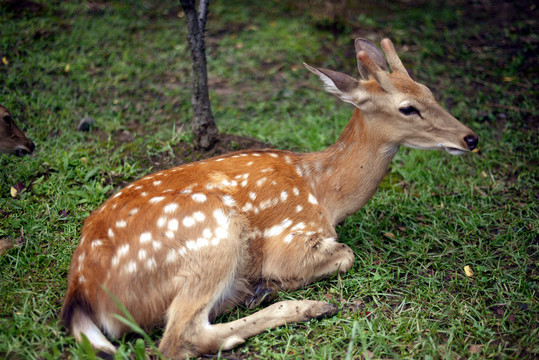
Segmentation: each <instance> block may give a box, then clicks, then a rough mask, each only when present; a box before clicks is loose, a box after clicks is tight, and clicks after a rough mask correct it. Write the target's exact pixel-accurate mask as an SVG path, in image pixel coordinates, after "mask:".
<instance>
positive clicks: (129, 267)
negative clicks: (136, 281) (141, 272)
mask: <svg viewBox="0 0 539 360" xmlns="http://www.w3.org/2000/svg"><path fill="white" fill-rule="evenodd" d="M125 270H126V271H127V272H128V273H134V272H135V271H137V263H136V262H134V261H131V262H129V264H127V266H126V267H125Z"/></svg>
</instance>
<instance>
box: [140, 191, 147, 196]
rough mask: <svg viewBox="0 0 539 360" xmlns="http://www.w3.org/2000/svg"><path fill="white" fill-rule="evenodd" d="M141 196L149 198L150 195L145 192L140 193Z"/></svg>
mask: <svg viewBox="0 0 539 360" xmlns="http://www.w3.org/2000/svg"><path fill="white" fill-rule="evenodd" d="M140 196H148V193H147V192H146V191H143V192H141V193H140Z"/></svg>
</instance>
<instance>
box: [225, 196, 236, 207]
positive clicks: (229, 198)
mask: <svg viewBox="0 0 539 360" xmlns="http://www.w3.org/2000/svg"><path fill="white" fill-rule="evenodd" d="M223 204H225V205H226V206H235V205H236V201H235V200H234V198H232V196H230V195H225V196H223Z"/></svg>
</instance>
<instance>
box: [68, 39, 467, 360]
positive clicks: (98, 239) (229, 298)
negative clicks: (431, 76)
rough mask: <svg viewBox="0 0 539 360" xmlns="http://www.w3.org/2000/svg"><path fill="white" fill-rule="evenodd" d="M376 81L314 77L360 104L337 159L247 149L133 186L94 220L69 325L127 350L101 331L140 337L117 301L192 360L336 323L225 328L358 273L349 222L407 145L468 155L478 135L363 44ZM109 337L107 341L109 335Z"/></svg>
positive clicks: (78, 264) (260, 318) (101, 344)
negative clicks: (241, 314) (286, 331)
mask: <svg viewBox="0 0 539 360" xmlns="http://www.w3.org/2000/svg"><path fill="white" fill-rule="evenodd" d="M356 46H357V50H358V59H359V62H358V65H359V71H360V74H361V77H362V79H361V80H359V81H358V80H356V79H354V78H351V77H349V76H347V75H344V74H341V73H338V72H334V71H330V70H323V69H317V68H314V67H311V66H308V65H306V66H307V68H308V69H309V70H310V71H312V72H313V73H315V74H316V75H318V76H319V77H320V79H321V80H322V81H323V83H324V85H325V87H326V89H327V90H328V91H329V92H331V93H333V94H335V95H337V96H338V97H339V98H341V99H342V100H344V101H346V102H350V103H352V104H354V105H355V106H356V109H355V111H354V113H353V115H352V118H351V120H350V122H349V124H348V126H347V127H346V129H345V130H344V132H343V134H342V136H341V137H340V138H339V140H338V141H337V142H336V143H335V144H334V145H332V146H331V147H329V148H328V149H327V150H326V151H322V152H316V153H311V154H297V153H293V152H288V151H280V150H262V151H243V152H237V153H232V154H229V155H226V156H221V157H217V158H212V159H209V160H206V161H200V162H196V163H191V164H187V165H183V166H180V167H177V168H173V169H169V170H165V171H161V172H158V173H155V174H152V175H149V176H146V177H144V178H142V179H140V180H137V181H135V182H134V183H132V184H130V185H128V186H127V187H125V188H124V189H122V190H121V191H119V192H118V193H116V194H115V195H114V196H112V197H111V198H110V199H109V200H107V201H106V202H105V203H104V204H103V205H102V206H101V207H100V208H99V209H98V210H96V211H95V212H94V213H92V215H90V216H89V217H88V218H87V219H86V221H85V223H84V227H83V229H82V236H81V240H80V244H79V246H78V247H77V249H76V250H75V253H74V255H73V260H72V263H71V269H70V280H69V289H68V292H67V296H66V299H65V302H64V306H63V315H62V317H63V320H64V322H65V324H66V326H67V327H68V328H69V329H70V330H71V332H72V333H73V335H74V336H75V337H76V338H77V340H80V339H81V334H82V333H84V334H85V335H86V336H87V337H88V338H89V340H90V342H91V343H92V344H93V345H94V346H95V347H97V348H100V349H103V350H105V351H109V352H113V351H114V347H113V346H112V345H111V344H110V343H109V342H108V341H107V339H106V338H105V337H104V336H103V334H102V332H101V330H103V331H104V332H106V333H108V334H109V335H111V336H113V337H115V336H119V335H121V334H122V333H124V332H126V331H129V329H128V328H127V327H126V326H125V325H124V324H123V323H121V322H119V321H118V320H117V319H116V318H115V317H114V316H113V314H115V313H119V310H118V309H117V307H116V305H115V303H114V302H113V301H112V300H111V298H110V297H109V296H108V295H107V293H106V292H104V291H103V290H102V288H101V287H104V288H106V289H108V290H109V291H111V292H112V293H113V294H114V295H115V296H116V297H117V298H118V299H119V301H120V302H121V303H122V304H123V306H125V307H126V308H127V310H129V312H130V313H131V314H132V315H133V316H134V318H135V319H136V321H137V322H138V323H139V324H140V325H141V326H142V327H144V328H152V327H155V326H159V325H160V324H162V323H165V324H166V329H165V333H164V336H163V339H162V341H161V343H160V346H159V349H160V350H161V351H162V352H163V353H164V354H165V355H166V356H168V357H174V358H183V357H186V356H197V355H200V354H204V353H212V352H216V351H218V350H219V349H230V348H232V347H233V346H235V345H237V344H240V343H242V342H243V341H244V340H245V339H246V338H248V337H250V336H253V335H255V334H258V333H260V332H262V331H264V330H265V329H267V328H272V327H275V326H279V325H282V324H285V323H291V322H296V321H304V320H308V319H310V318H313V317H320V316H328V315H332V314H334V313H335V312H336V311H337V309H336V307H335V306H333V305H330V304H327V303H324V302H318V301H309V300H303V301H283V302H278V303H275V304H273V305H271V306H269V307H266V308H265V309H263V310H261V311H259V312H256V313H254V314H253V315H250V316H248V317H246V318H243V319H239V320H236V321H233V322H231V323H227V324H212V323H211V322H212V320H213V319H214V318H215V316H216V315H218V314H221V313H222V312H223V311H224V310H226V309H227V308H229V307H231V306H234V305H236V304H239V303H240V302H244V301H245V302H246V303H247V304H248V305H249V306H251V307H252V306H256V305H258V304H260V303H261V302H262V301H263V300H264V299H265V298H271V295H272V294H274V293H275V291H277V290H279V289H287V290H294V289H298V288H300V287H302V286H305V285H307V284H309V283H311V282H313V281H315V280H317V279H321V278H324V277H328V276H331V275H332V274H335V273H336V272H345V271H347V270H349V269H350V268H351V266H352V264H353V261H354V254H353V252H352V250H351V249H350V248H349V247H348V246H346V245H344V244H340V243H338V242H337V233H336V231H335V228H334V227H335V225H336V224H337V223H339V222H340V221H342V220H343V219H344V218H346V217H347V216H348V215H350V214H353V213H355V212H356V211H358V210H359V209H360V208H361V207H362V206H363V205H364V204H365V203H366V202H367V201H368V200H369V199H370V198H371V197H372V195H373V194H374V193H375V191H376V189H377V188H378V186H379V184H380V182H381V181H382V178H383V177H384V175H385V174H386V172H387V168H388V165H389V163H390V161H391V159H392V158H393V156H394V155H395V153H396V152H397V150H398V148H399V146H400V145H407V146H411V147H415V148H422V149H445V150H447V151H448V152H449V153H451V154H461V153H464V152H468V151H470V150H472V149H473V148H474V147H475V146H476V145H477V136H476V135H475V134H474V133H473V132H472V131H471V130H470V129H469V128H467V127H466V126H464V125H463V124H461V123H460V122H459V121H458V120H456V119H455V118H453V117H452V116H451V115H450V114H449V113H447V112H446V111H445V110H443V109H442V107H441V106H440V105H439V104H438V103H437V102H436V101H435V100H434V98H433V96H432V94H431V92H430V91H429V90H428V89H427V88H426V87H425V86H423V85H420V84H418V83H416V82H414V81H413V80H412V79H410V77H409V76H408V74H407V73H406V70H405V69H404V67H403V66H402V63H401V62H400V60H399V58H398V56H397V54H396V53H395V50H394V49H393V45H392V44H391V42H390V41H389V40H388V39H385V40H383V42H382V47H383V49H384V50H385V53H386V55H387V59H388V61H389V65H390V67H391V69H392V70H393V72H392V73H389V72H388V70H387V69H388V67H387V65H386V62H385V57H384V55H383V54H382V52H381V51H380V50H378V48H377V47H376V46H375V45H373V44H372V43H370V42H368V41H366V40H361V39H358V40H357V41H356ZM100 329H101V330H100Z"/></svg>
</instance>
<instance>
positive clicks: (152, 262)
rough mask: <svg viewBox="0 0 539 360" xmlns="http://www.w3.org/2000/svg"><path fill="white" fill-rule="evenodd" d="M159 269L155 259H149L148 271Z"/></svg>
mask: <svg viewBox="0 0 539 360" xmlns="http://www.w3.org/2000/svg"><path fill="white" fill-rule="evenodd" d="M156 267H157V263H156V262H155V259H154V258H153V257H152V258H149V259H148V260H147V261H146V269H148V270H154V269H155V268H156Z"/></svg>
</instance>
